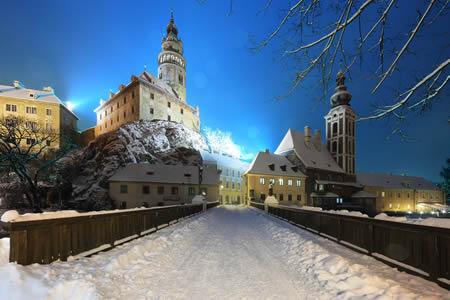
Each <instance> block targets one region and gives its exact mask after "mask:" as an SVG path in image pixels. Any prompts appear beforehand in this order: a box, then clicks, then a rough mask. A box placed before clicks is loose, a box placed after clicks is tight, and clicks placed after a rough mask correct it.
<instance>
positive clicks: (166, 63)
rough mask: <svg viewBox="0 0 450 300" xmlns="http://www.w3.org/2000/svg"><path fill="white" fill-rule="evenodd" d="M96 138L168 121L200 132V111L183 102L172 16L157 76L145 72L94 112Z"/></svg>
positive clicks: (182, 61)
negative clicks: (141, 124) (127, 126)
mask: <svg viewBox="0 0 450 300" xmlns="http://www.w3.org/2000/svg"><path fill="white" fill-rule="evenodd" d="M95 113H96V114H97V126H96V127H95V136H99V135H101V134H104V133H107V132H110V131H113V130H116V129H118V128H119V127H120V126H122V125H123V124H126V123H129V122H133V121H138V120H168V121H173V122H177V123H182V124H184V125H185V126H186V127H188V128H190V129H192V130H194V131H197V132H199V131H200V110H199V108H198V107H197V108H194V107H192V106H190V105H189V104H188V103H187V101H186V61H185V59H184V57H183V43H182V41H181V40H180V39H179V38H178V29H177V27H176V26H175V22H174V19H173V16H172V17H171V19H170V22H169V25H168V26H167V35H166V36H165V37H164V38H163V41H162V50H161V52H160V54H159V56H158V76H157V77H155V76H153V75H152V74H150V73H148V72H147V71H144V72H143V73H142V74H140V75H139V76H134V75H133V76H132V77H131V82H130V83H129V84H127V85H121V86H120V87H119V91H118V92H117V93H113V92H110V94H109V99H108V100H107V101H103V100H101V101H100V106H99V107H98V108H96V109H95Z"/></svg>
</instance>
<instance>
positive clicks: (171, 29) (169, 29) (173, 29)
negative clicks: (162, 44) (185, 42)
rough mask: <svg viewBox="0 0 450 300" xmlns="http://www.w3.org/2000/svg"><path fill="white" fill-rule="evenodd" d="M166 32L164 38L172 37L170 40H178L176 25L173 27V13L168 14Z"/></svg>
mask: <svg viewBox="0 0 450 300" xmlns="http://www.w3.org/2000/svg"><path fill="white" fill-rule="evenodd" d="M166 31H167V37H166V38H169V37H172V38H175V39H178V36H177V35H178V29H177V25H175V21H174V19H173V12H171V13H170V21H169V24H168V25H167V29H166Z"/></svg>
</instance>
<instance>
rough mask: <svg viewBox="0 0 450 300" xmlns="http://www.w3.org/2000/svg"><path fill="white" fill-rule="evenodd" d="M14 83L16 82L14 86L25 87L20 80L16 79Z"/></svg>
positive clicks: (17, 87)
mask: <svg viewBox="0 0 450 300" xmlns="http://www.w3.org/2000/svg"><path fill="white" fill-rule="evenodd" d="M13 84H14V87H15V88H16V89H23V88H24V86H23V84H22V83H21V82H20V81H19V80H14V83H13Z"/></svg>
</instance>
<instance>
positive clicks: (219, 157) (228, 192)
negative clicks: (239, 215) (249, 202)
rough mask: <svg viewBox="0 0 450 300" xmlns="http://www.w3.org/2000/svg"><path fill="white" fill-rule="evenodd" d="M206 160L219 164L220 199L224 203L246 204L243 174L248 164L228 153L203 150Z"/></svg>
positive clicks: (203, 156) (204, 159)
mask: <svg viewBox="0 0 450 300" xmlns="http://www.w3.org/2000/svg"><path fill="white" fill-rule="evenodd" d="M201 154H202V158H203V161H204V162H207V163H209V162H213V163H215V164H217V168H218V169H219V171H220V190H219V201H220V203H222V204H244V203H245V202H244V194H245V186H244V184H243V181H242V175H243V174H244V172H245V170H247V167H248V164H247V163H245V162H243V161H241V160H240V159H238V158H235V157H232V156H230V155H227V154H219V153H213V152H206V151H202V153H201Z"/></svg>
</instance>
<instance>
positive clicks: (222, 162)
mask: <svg viewBox="0 0 450 300" xmlns="http://www.w3.org/2000/svg"><path fill="white" fill-rule="evenodd" d="M200 154H201V155H202V158H203V161H213V162H217V164H218V165H219V166H222V167H227V168H233V169H237V170H242V171H245V170H247V168H248V166H249V164H248V163H245V162H243V161H242V160H240V159H238V158H234V157H230V156H227V155H223V154H218V153H211V152H209V151H200Z"/></svg>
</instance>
